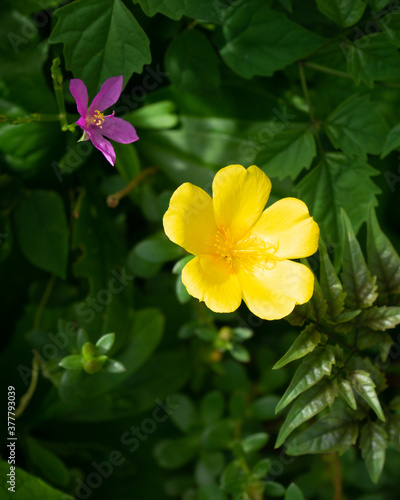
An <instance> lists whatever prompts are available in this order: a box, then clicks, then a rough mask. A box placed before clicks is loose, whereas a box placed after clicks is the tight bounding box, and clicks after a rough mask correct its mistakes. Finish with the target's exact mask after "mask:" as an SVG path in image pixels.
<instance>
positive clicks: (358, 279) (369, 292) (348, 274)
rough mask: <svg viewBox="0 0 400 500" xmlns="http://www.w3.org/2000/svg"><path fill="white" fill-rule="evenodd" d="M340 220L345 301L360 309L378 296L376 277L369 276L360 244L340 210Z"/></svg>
mask: <svg viewBox="0 0 400 500" xmlns="http://www.w3.org/2000/svg"><path fill="white" fill-rule="evenodd" d="M342 221H343V228H344V243H343V256H342V274H341V277H342V282H343V288H344V291H345V292H346V303H347V304H348V306H349V307H350V308H355V309H362V308H365V307H369V306H371V305H372V304H373V303H374V301H375V299H376V298H377V296H378V294H377V293H376V285H375V282H376V278H375V277H373V276H371V273H370V272H369V270H368V267H367V264H366V263H365V259H364V256H363V254H362V251H361V248H360V244H359V243H358V241H357V239H356V236H355V234H354V231H353V228H352V225H351V222H350V220H349V218H348V217H347V215H346V213H345V212H344V211H342Z"/></svg>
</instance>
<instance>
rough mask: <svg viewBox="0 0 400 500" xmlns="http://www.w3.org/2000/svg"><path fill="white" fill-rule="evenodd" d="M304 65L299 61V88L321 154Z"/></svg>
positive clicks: (320, 144) (316, 123)
mask: <svg viewBox="0 0 400 500" xmlns="http://www.w3.org/2000/svg"><path fill="white" fill-rule="evenodd" d="M304 64H305V63H304V61H299V63H298V67H299V75H300V82H301V88H302V89H303V94H304V99H305V100H306V103H307V106H308V112H309V114H310V119H311V123H312V124H313V125H314V128H315V137H316V139H317V143H318V147H319V150H320V152H321V154H322V153H323V152H324V150H323V147H322V143H321V139H320V137H319V132H318V126H319V124H318V122H317V120H316V119H315V115H314V108H313V106H312V103H311V99H310V93H309V91H308V87H307V81H306V75H305V71H304Z"/></svg>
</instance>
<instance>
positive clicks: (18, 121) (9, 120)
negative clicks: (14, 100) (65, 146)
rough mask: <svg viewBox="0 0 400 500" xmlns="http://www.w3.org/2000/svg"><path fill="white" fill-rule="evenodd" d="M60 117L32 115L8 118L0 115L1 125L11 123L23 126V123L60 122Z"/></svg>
mask: <svg viewBox="0 0 400 500" xmlns="http://www.w3.org/2000/svg"><path fill="white" fill-rule="evenodd" d="M59 120H60V115H45V114H41V113H32V114H30V115H29V116H6V115H0V123H9V124H10V125H21V123H32V122H58V121H59Z"/></svg>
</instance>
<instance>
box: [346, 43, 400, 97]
mask: <svg viewBox="0 0 400 500" xmlns="http://www.w3.org/2000/svg"><path fill="white" fill-rule="evenodd" d="M357 42H358V41H356V42H355V43H354V44H351V45H350V46H349V47H346V44H342V45H341V48H342V50H343V51H344V52H346V50H347V53H346V58H347V71H348V73H349V74H350V75H351V76H352V77H353V79H354V82H355V83H356V85H360V83H361V82H364V83H365V84H366V85H367V86H368V87H370V88H372V87H373V86H374V82H375V81H388V80H389V81H391V80H395V79H398V78H399V77H400V55H399V53H398V50H397V49H396V47H394V46H393V45H389V44H388V43H387V40H386V36H385V35H384V34H383V33H378V34H373V35H367V36H364V37H362V43H357Z"/></svg>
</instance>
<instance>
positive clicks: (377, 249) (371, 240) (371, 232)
mask: <svg viewBox="0 0 400 500" xmlns="http://www.w3.org/2000/svg"><path fill="white" fill-rule="evenodd" d="M367 231H368V233H367V257H368V266H369V268H370V270H371V273H372V274H373V275H375V276H376V277H377V285H378V290H379V293H381V294H382V293H383V294H385V293H386V294H388V293H400V256H399V255H398V253H397V252H396V250H395V249H394V247H393V245H392V244H391V242H390V240H389V238H388V237H387V236H386V235H385V234H384V233H383V232H382V230H381V228H380V227H379V223H378V219H377V217H376V214H375V210H374V208H373V207H372V206H370V208H369V214H368V224H367Z"/></svg>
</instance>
